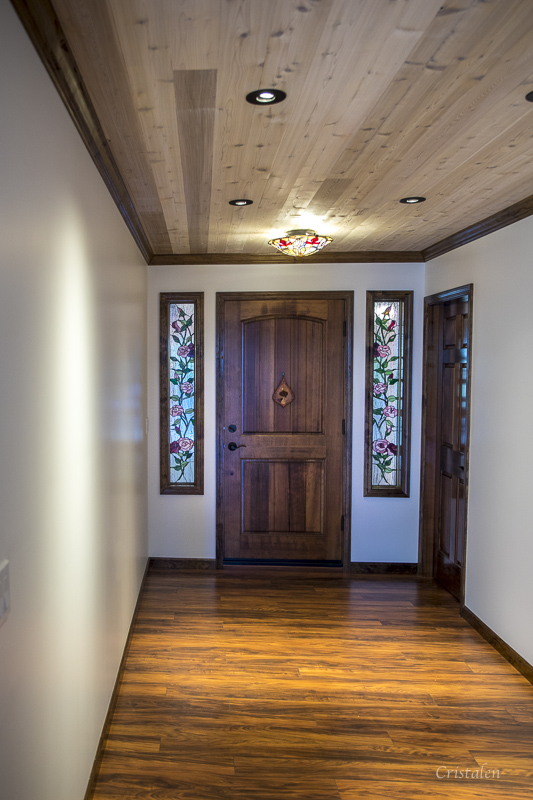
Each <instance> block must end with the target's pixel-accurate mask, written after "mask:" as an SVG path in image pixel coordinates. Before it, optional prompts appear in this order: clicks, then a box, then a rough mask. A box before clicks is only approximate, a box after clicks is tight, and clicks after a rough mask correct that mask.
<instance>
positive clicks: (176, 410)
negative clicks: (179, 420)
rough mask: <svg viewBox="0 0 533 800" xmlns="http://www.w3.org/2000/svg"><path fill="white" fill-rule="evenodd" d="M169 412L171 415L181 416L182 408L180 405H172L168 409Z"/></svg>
mask: <svg viewBox="0 0 533 800" xmlns="http://www.w3.org/2000/svg"><path fill="white" fill-rule="evenodd" d="M170 413H171V414H172V416H173V417H181V415H182V414H183V408H182V406H172V408H171V409H170Z"/></svg>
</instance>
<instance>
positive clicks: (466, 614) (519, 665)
mask: <svg viewBox="0 0 533 800" xmlns="http://www.w3.org/2000/svg"><path fill="white" fill-rule="evenodd" d="M461 616H462V617H463V619H465V620H466V621H467V622H468V624H469V625H471V626H472V627H473V628H474V630H475V631H477V632H478V633H479V634H480V635H481V636H482V637H483V638H484V639H485V641H487V642H488V643H489V644H490V645H491V646H492V647H494V649H495V650H497V651H498V653H500V654H501V655H502V656H503V657H504V658H505V659H506V660H507V661H508V662H509V664H511V665H512V666H513V667H514V668H515V669H517V670H518V672H520V673H521V674H522V675H523V676H524V678H527V680H528V681H529V682H530V683H533V665H531V664H530V663H529V662H528V661H526V660H525V658H522V656H521V655H519V654H518V653H517V652H516V650H513V648H512V647H511V646H510V645H509V644H507V642H504V641H503V639H502V638H500V636H498V634H497V633H494V631H493V630H492V629H491V628H489V626H488V625H485V623H484V622H483V621H482V620H480V619H479V617H476V615H475V614H474V612H473V611H470V609H469V608H467V607H466V606H463V607H462V608H461Z"/></svg>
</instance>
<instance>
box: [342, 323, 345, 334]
mask: <svg viewBox="0 0 533 800" xmlns="http://www.w3.org/2000/svg"><path fill="white" fill-rule="evenodd" d="M342 330H343V336H346V320H344V325H343V329H342Z"/></svg>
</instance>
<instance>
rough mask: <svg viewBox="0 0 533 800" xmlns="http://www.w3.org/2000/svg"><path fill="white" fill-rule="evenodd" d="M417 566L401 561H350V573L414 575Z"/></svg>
mask: <svg viewBox="0 0 533 800" xmlns="http://www.w3.org/2000/svg"><path fill="white" fill-rule="evenodd" d="M417 569H418V564H411V563H404V562H402V561H390V562H389V561H352V562H351V564H350V572H352V573H355V574H356V575H416V572H417Z"/></svg>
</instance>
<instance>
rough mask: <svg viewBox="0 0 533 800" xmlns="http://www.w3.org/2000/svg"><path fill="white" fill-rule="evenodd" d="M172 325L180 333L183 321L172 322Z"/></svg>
mask: <svg viewBox="0 0 533 800" xmlns="http://www.w3.org/2000/svg"><path fill="white" fill-rule="evenodd" d="M172 327H173V328H174V330H175V331H176V333H180V328H181V322H173V323H172Z"/></svg>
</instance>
